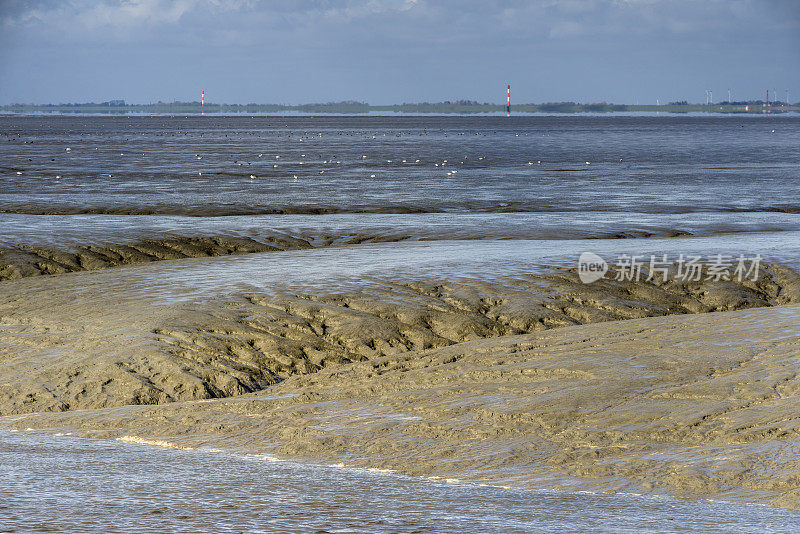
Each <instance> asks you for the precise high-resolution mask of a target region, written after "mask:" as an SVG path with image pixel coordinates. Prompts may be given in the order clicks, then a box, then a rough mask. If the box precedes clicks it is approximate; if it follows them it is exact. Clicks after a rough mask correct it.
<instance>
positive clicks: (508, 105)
mask: <svg viewBox="0 0 800 534" xmlns="http://www.w3.org/2000/svg"><path fill="white" fill-rule="evenodd" d="M510 116H511V84H508V87H507V88H506V117H510Z"/></svg>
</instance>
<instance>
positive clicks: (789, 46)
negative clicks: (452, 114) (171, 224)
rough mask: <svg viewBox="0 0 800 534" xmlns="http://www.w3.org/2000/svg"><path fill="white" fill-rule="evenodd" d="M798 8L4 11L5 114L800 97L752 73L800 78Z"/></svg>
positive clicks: (508, 5) (402, 0)
mask: <svg viewBox="0 0 800 534" xmlns="http://www.w3.org/2000/svg"><path fill="white" fill-rule="evenodd" d="M798 5H800V3H798V2H793V1H789V0H772V1H767V0H705V1H703V2H697V1H694V0H692V1H690V0H585V1H577V0H532V1H524V0H505V1H499V0H484V1H477V0H464V1H455V0H438V1H437V0H297V1H288V0H274V1H260V0H175V1H167V0H100V1H97V2H88V1H79V0H71V1H66V2H64V1H53V0H38V1H33V2H24V1H20V0H6V1H5V2H2V3H0V29H2V31H0V34H1V35H0V49H1V50H2V51H0V102H2V101H5V102H8V101H12V100H20V99H25V98H28V99H29V98H35V99H36V100H59V99H67V100H87V99H92V98H94V99H98V98H101V97H103V96H106V97H107V98H112V97H114V98H116V97H124V98H127V99H129V100H144V101H149V100H153V99H158V98H165V99H170V98H185V94H188V93H190V92H192V94H193V92H196V91H194V88H196V87H197V86H199V85H204V86H205V85H207V86H209V89H212V92H211V93H210V94H215V95H216V96H217V98H219V99H220V100H226V101H231V102H232V101H247V100H254V101H282V102H296V101H307V100H327V99H338V98H364V99H368V100H370V101H373V102H387V101H394V100H397V99H406V100H423V99H437V98H461V97H466V98H477V99H481V100H483V99H495V91H496V89H495V87H496V86H501V85H503V83H504V82H505V81H506V80H511V81H514V82H515V85H516V86H519V87H520V88H521V89H522V90H523V95H524V96H526V97H527V98H525V100H531V101H534V100H537V101H539V100H561V99H574V100H583V101H586V100H617V101H622V100H627V101H632V100H634V99H636V98H641V99H642V100H645V99H649V100H654V99H655V98H656V96H655V95H656V94H659V95H660V98H661V99H662V100H665V99H670V98H674V99H683V98H689V99H693V100H697V99H698V98H699V97H697V96H695V97H694V98H692V95H697V94H702V91H703V90H705V88H707V86H709V84H713V85H716V86H717V87H718V91H721V90H722V89H721V88H719V87H720V84H721V85H723V86H725V88H727V86H728V85H732V84H735V85H736V86H737V87H738V88H739V89H738V90H740V91H742V92H743V93H744V92H749V93H756V92H759V93H760V91H761V85H763V84H765V83H766V84H773V85H774V84H781V85H782V86H787V87H789V86H798V85H800V80H798V74H796V71H797V70H798V69H797V68H794V69H788V68H784V67H776V68H774V69H772V70H770V69H769V68H768V65H767V64H764V62H763V61H761V62H760V63H759V64H754V63H753V62H754V61H755V60H756V58H759V57H764V56H765V55H766V56H768V57H771V58H773V60H774V62H775V65H783V66H788V65H795V67H796V66H797V65H798V64H800V52H798V51H799V50H800V9H798ZM767 79H769V81H767ZM54 87H58V91H56V90H53V88H54ZM797 91H798V93H800V87H798V89H797ZM742 96H744V94H742ZM798 96H800V94H799V95H798Z"/></svg>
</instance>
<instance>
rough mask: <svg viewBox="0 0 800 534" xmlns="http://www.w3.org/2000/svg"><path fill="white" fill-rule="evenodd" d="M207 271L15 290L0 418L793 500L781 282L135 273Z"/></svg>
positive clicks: (94, 432) (3, 342)
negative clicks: (236, 281) (264, 279)
mask: <svg viewBox="0 0 800 534" xmlns="http://www.w3.org/2000/svg"><path fill="white" fill-rule="evenodd" d="M329 250H331V249H329ZM283 254H298V253H297V252H287V253H283ZM266 256H273V254H267V255H266ZM266 256H265V257H266ZM317 259H318V258H317ZM223 260H225V259H224V258H217V259H214V260H213V262H219V261H223ZM194 261H198V260H191V259H187V260H174V261H172V262H159V264H160V265H161V266H157V265H155V264H153V265H141V266H135V267H128V268H123V269H111V270H108V269H106V270H101V271H94V272H83V273H72V274H61V275H57V276H49V277H35V278H27V279H21V280H12V281H6V282H3V283H2V285H0V324H2V338H0V363H2V366H0V370H2V377H0V413H2V414H3V415H4V417H2V419H0V424H2V425H3V426H8V427H11V428H14V429H25V428H40V429H49V430H50V431H60V432H64V431H71V432H77V433H79V434H81V435H86V436H93V437H115V438H124V437H126V436H127V438H126V439H128V440H133V441H137V440H138V441H141V442H144V443H150V444H153V445H159V444H160V445H164V444H168V445H170V444H172V445H175V446H179V447H190V448H194V447H202V446H205V447H214V448H225V449H235V450H247V451H257V452H264V453H269V454H275V455H279V456H285V457H291V458H298V459H305V460H310V461H320V462H334V463H336V462H342V463H344V464H346V465H353V466H359V467H370V468H379V469H392V470H396V471H398V472H401V473H405V474H411V475H424V476H441V477H455V478H463V479H465V480H470V481H476V482H486V483H493V484H502V485H510V486H520V487H550V488H552V487H556V488H569V489H582V488H591V489H595V490H601V491H606V490H607V491H627V492H634V493H651V492H653V493H664V492H666V493H670V494H674V495H680V496H688V497H709V496H711V497H715V498H724V499H732V500H742V501H747V502H764V503H769V504H772V505H776V506H783V507H799V506H800V499H799V498H798V496H800V487H798V486H799V485H800V479H798V478H797V476H796V468H795V467H796V466H795V462H794V456H795V455H796V448H797V446H798V443H797V434H796V430H795V426H796V425H795V422H796V421H795V420H796V412H795V411H794V410H793V409H792V406H793V405H796V402H797V397H796V395H797V394H796V391H797V390H798V385H797V384H796V381H797V379H796V373H795V371H796V363H797V356H798V354H800V344H799V343H800V331H798V327H797V325H798V322H799V321H798V319H799V318H800V308H798V307H797V305H796V304H795V303H797V302H800V278H799V277H798V275H797V274H796V273H795V272H794V271H793V270H791V269H789V268H786V267H782V266H780V265H769V266H766V267H765V269H764V271H763V272H762V276H761V277H760V279H759V281H758V282H757V283H753V282H749V281H745V282H744V283H741V284H740V283H736V282H724V281H721V282H713V281H703V282H697V283H676V282H674V281H666V282H665V281H663V280H659V279H658V278H656V279H655V280H653V281H650V282H646V281H640V282H617V281H614V280H603V281H601V282H598V283H595V284H592V285H585V284H582V283H580V282H579V280H578V279H577V275H576V273H575V272H574V271H572V270H570V269H563V268H560V269H559V268H548V267H539V268H537V269H532V268H529V269H527V271H525V270H522V271H517V272H516V274H514V275H505V276H499V275H495V276H492V277H485V278H475V277H472V278H468V277H462V278H447V279H438V280H437V279H435V278H417V279H406V278H399V277H391V276H378V277H371V278H369V279H364V278H362V279H361V282H359V283H356V284H350V285H347V284H345V285H342V286H340V287H338V288H337V286H336V285H331V284H329V283H327V282H325V281H324V280H323V282H322V284H323V285H325V286H326V287H328V290H327V291H316V290H314V291H313V292H303V291H298V286H294V288H293V290H289V289H287V288H268V287H263V288H262V289H261V290H258V291H241V290H239V289H232V290H231V291H230V293H229V294H227V295H225V294H220V293H219V292H218V290H217V292H216V293H208V294H204V293H203V292H197V291H196V288H195V289H191V288H187V289H183V290H181V289H180V288H178V287H173V289H174V294H167V293H162V292H159V291H158V290H157V288H156V287H154V286H153V285H152V283H151V282H152V280H150V279H148V278H147V277H146V276H144V277H143V276H142V275H143V274H146V273H158V272H162V273H163V272H166V271H165V269H167V268H169V269H172V270H173V271H177V272H182V271H190V270H191V269H190V267H191V266H190V265H189V263H191V262H194ZM203 261H206V260H203ZM207 261H209V262H212V260H207ZM310 261H312V263H313V262H314V261H316V260H315V259H314V258H311V259H310ZM206 267H207V265H205V264H203V265H201V266H200V267H199V268H200V270H201V271H202V272H207V273H213V271H212V270H208V269H206ZM337 269H338V267H337ZM137 276H139V278H137ZM155 276H158V275H155ZM312 276H313V273H312ZM137 284H138V285H137ZM165 284H166V285H168V286H176V285H179V284H177V283H170V282H169V281H167V282H165ZM216 285H219V281H218V280H217V282H216ZM267 285H268V284H267ZM182 291H183V292H182ZM176 295H177V296H176ZM155 404H158V405H159V406H153V405H155ZM131 405H134V406H131ZM135 405H139V406H135Z"/></svg>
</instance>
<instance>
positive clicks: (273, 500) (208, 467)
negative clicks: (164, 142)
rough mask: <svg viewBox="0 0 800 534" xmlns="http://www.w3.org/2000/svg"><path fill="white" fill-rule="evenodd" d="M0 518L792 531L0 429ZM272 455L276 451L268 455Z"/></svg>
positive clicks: (185, 526)
mask: <svg viewBox="0 0 800 534" xmlns="http://www.w3.org/2000/svg"><path fill="white" fill-rule="evenodd" d="M0 457H2V458H3V462H2V463H0V484H2V488H1V489H0V532H106V533H133V532H142V531H147V532H339V533H344V532H376V533H383V532H426V531H431V530H436V531H438V532H453V533H465V532H509V533H511V532H535V531H542V532H545V531H546V532H554V531H558V532H687V531H696V532H787V533H789V532H797V531H798V529H800V514H798V513H797V512H791V511H786V510H779V509H774V508H769V507H765V506H756V505H741V504H728V503H724V502H711V501H680V500H675V499H671V498H666V497H642V496H636V495H623V494H617V495H607V494H591V493H563V492H552V491H534V490H524V489H514V488H499V487H481V486H477V485H473V484H465V483H461V482H453V481H451V482H448V481H446V480H430V479H424V478H414V477H407V476H400V475H395V474H390V473H383V472H373V471H368V470H363V469H351V468H339V467H332V466H315V465H304V464H299V463H293V462H281V461H278V462H276V461H270V458H269V457H264V456H257V455H235V454H228V453H220V452H212V451H210V450H203V449H200V450H188V451H187V450H176V449H167V448H162V447H154V446H149V445H140V444H136V443H125V442H120V441H111V440H90V439H81V438H75V437H71V436H49V435H44V434H40V433H34V432H18V433H10V432H7V431H2V430H0ZM273 460H274V459H273Z"/></svg>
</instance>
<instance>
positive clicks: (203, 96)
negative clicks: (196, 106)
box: [200, 90, 206, 115]
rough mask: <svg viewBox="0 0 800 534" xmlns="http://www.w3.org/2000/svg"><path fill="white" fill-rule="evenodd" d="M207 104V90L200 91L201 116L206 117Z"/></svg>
mask: <svg viewBox="0 0 800 534" xmlns="http://www.w3.org/2000/svg"><path fill="white" fill-rule="evenodd" d="M205 104H206V92H205V90H203V91H200V115H205V114H206V110H205V109H204V108H203V106H205Z"/></svg>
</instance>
